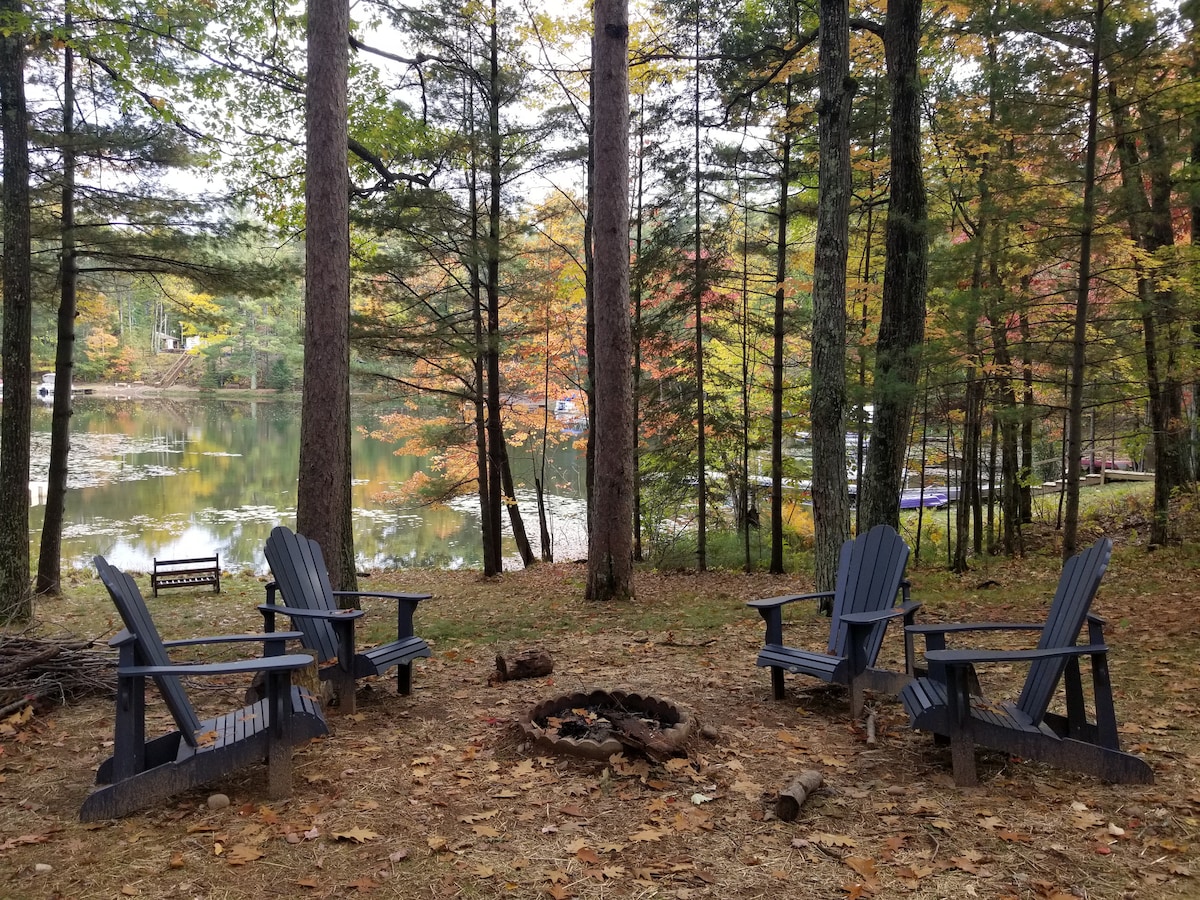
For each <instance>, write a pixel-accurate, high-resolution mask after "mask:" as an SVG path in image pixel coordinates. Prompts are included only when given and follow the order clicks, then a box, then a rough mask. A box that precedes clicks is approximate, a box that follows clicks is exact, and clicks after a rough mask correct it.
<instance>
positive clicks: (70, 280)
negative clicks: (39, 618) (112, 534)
mask: <svg viewBox="0 0 1200 900" xmlns="http://www.w3.org/2000/svg"><path fill="white" fill-rule="evenodd" d="M63 24H64V27H65V30H66V32H67V34H68V35H70V33H71V30H72V21H71V11H70V9H69V8H68V9H67V12H66V15H65V17H64V23H63ZM62 128H63V133H62V142H63V146H62V167H63V170H62V212H61V215H62V220H61V222H60V223H59V232H60V234H61V236H62V237H61V240H62V257H61V259H60V260H59V280H60V282H61V290H60V293H59V302H58V340H57V343H56V345H55V348H54V384H55V387H56V390H55V391H54V409H53V410H52V412H51V416H50V471H49V473H48V474H47V476H46V479H47V480H46V515H45V516H44V518H43V519H42V540H41V544H40V549H39V552H38V570H37V580H36V582H35V585H34V590H35V591H36V592H37V593H38V594H48V595H53V596H57V595H58V594H60V593H61V592H62V528H63V517H64V516H65V514H66V497H67V466H68V463H69V459H70V453H71V406H72V404H73V403H74V400H73V398H72V397H71V383H72V381H73V380H74V375H73V370H74V361H75V309H76V306H77V302H76V290H75V289H76V285H77V283H78V280H79V268H78V260H77V259H76V251H75V51H74V49H73V48H72V47H71V45H70V44H67V45H66V46H65V47H64V48H63V113H62Z"/></svg>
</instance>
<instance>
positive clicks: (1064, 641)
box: [1017, 538, 1112, 722]
mask: <svg viewBox="0 0 1200 900" xmlns="http://www.w3.org/2000/svg"><path fill="white" fill-rule="evenodd" d="M1111 557H1112V541H1110V540H1109V539H1108V538H1101V539H1100V540H1098V541H1096V543H1095V544H1093V545H1092V546H1091V547H1089V548H1088V549H1086V550H1082V551H1080V552H1079V553H1076V554H1075V555H1074V556H1072V557H1071V558H1070V559H1069V560H1067V562H1066V565H1064V566H1063V570H1062V574H1061V575H1060V576H1059V579H1058V589H1057V590H1056V591H1055V593H1054V600H1053V601H1052V602H1051V604H1050V611H1049V613H1048V614H1047V616H1046V625H1045V627H1044V628H1043V629H1042V637H1041V640H1039V641H1038V648H1039V649H1043V650H1044V649H1052V648H1058V647H1070V646H1072V645H1074V643H1075V641H1076V640H1077V639H1078V637H1079V633H1080V630H1081V629H1082V628H1083V623H1084V620H1085V619H1086V618H1087V614H1088V609H1089V608H1090V607H1091V605H1092V600H1094V599H1095V597H1096V592H1097V591H1098V590H1099V589H1100V580H1101V579H1102V578H1103V577H1104V572H1105V570H1106V569H1107V568H1108V561H1109V559H1110V558H1111ZM1066 665H1067V661H1066V659H1065V658H1062V657H1059V658H1057V659H1046V660H1038V661H1036V662H1034V663H1033V665H1031V666H1030V667H1029V674H1028V676H1026V678H1025V686H1024V687H1023V688H1022V689H1021V696H1020V697H1019V698H1018V699H1017V707H1018V708H1019V709H1020V710H1021V711H1022V712H1024V713H1025V714H1026V715H1028V716H1029V717H1030V718H1031V719H1032V720H1033V721H1035V722H1040V721H1041V720H1042V718H1043V717H1044V716H1045V715H1046V710H1047V709H1049V708H1050V701H1051V700H1052V699H1053V697H1054V692H1055V691H1056V690H1057V688H1058V682H1059V679H1061V678H1062V674H1063V670H1064V669H1065V668H1066Z"/></svg>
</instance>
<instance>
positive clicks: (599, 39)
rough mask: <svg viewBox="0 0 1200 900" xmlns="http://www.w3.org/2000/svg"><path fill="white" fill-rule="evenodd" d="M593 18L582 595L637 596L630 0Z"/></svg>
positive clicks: (598, 10) (600, 3)
mask: <svg viewBox="0 0 1200 900" xmlns="http://www.w3.org/2000/svg"><path fill="white" fill-rule="evenodd" d="M593 16H594V19H593V21H594V26H595V31H594V34H595V37H594V40H593V44H592V47H593V62H592V79H593V81H592V98H593V102H594V104H595V120H594V124H593V139H594V142H595V160H596V161H595V166H596V185H597V190H596V193H595V197H594V204H593V205H594V206H595V226H594V227H595V231H594V236H595V250H594V253H595V299H594V305H593V309H594V312H595V348H596V365H595V368H594V370H593V372H594V377H595V410H596V415H595V419H594V420H593V422H592V423H591V424H592V431H591V439H592V441H593V442H595V470H596V475H595V481H594V494H593V503H592V508H591V532H590V534H589V538H588V584H587V596H588V597H589V598H590V599H593V600H621V599H626V598H632V597H633V595H634V583H633V389H632V380H633V377H632V369H631V366H630V358H631V346H630V345H631V342H632V338H631V334H630V322H629V64H628V53H629V10H628V3H627V0H596V3H595V7H594V13H593Z"/></svg>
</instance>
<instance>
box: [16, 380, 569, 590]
mask: <svg viewBox="0 0 1200 900" xmlns="http://www.w3.org/2000/svg"><path fill="white" fill-rule="evenodd" d="M34 406H35V409H34V410H33V440H32V454H33V463H32V466H31V473H30V481H31V485H30V492H31V498H32V501H33V505H32V507H31V511H30V541H31V553H32V558H33V560H34V569H35V571H36V559H37V553H38V547H39V545H40V541H41V529H42V520H43V517H44V515H45V506H44V505H43V504H44V496H43V495H42V491H44V482H45V480H46V477H47V475H46V473H47V470H48V467H49V451H50V409H49V407H48V406H40V405H39V404H34ZM389 411H391V408H390V407H386V406H381V405H360V407H359V408H356V409H355V414H354V419H355V424H356V425H361V426H364V427H366V428H367V429H371V428H374V427H377V425H378V417H379V416H380V415H382V414H385V413H387V412H389ZM71 430H72V436H71V458H70V475H69V479H68V490H67V498H66V515H65V520H64V526H63V551H62V552H63V569H64V571H65V570H68V569H70V568H72V567H74V568H90V567H91V565H92V562H91V560H92V557H93V556H94V555H96V554H101V555H103V556H105V557H106V558H107V559H108V560H109V561H110V562H111V563H112V564H113V565H115V566H117V567H119V568H122V569H126V570H129V571H133V572H148V571H149V570H150V569H151V566H152V561H153V559H154V558H155V557H158V558H159V559H171V558H180V557H191V556H208V555H212V554H213V553H216V554H218V555H219V556H220V560H221V566H222V568H225V569H233V570H248V571H253V572H256V573H260V574H262V573H265V572H267V566H266V562H265V560H264V559H263V553H262V548H263V545H264V544H265V543H266V540H267V536H268V534H269V533H270V531H271V529H272V528H274V527H275V526H276V525H279V524H285V525H288V526H289V527H295V523H296V473H297V471H298V465H299V454H300V403H299V398H298V397H297V398H286V399H270V400H255V401H234V400H218V399H208V398H202V397H197V398H194V399H193V398H187V399H165V398H149V399H113V398H105V397H97V396H81V397H79V398H77V400H76V403H75V414H74V416H73V417H72V426H71ZM510 452H512V451H510ZM352 453H353V461H354V486H353V505H354V543H355V550H356V552H357V555H358V568H359V570H360V571H364V570H369V569H381V568H399V567H409V566H434V567H443V568H464V567H466V568H472V567H482V560H481V554H480V538H479V505H478V500H477V499H476V498H474V497H464V498H461V499H459V500H455V501H454V502H452V503H450V504H448V505H446V506H439V507H432V508H430V507H417V508H399V507H396V506H392V505H389V504H388V503H386V502H384V501H382V500H379V499H377V498H378V496H379V495H380V494H381V493H383V492H386V491H389V490H395V489H396V488H397V487H398V486H399V485H400V484H401V483H403V482H404V481H405V480H406V479H407V478H408V477H409V476H411V475H412V474H413V473H414V472H416V471H418V470H419V469H420V468H421V465H422V460H420V459H417V458H415V457H411V456H396V455H395V453H394V447H393V446H391V445H388V444H384V443H382V442H380V441H377V440H373V439H371V438H369V437H365V436H362V435H359V434H358V433H357V431H356V433H355V436H354V443H353V449H352ZM512 461H513V466H514V471H515V475H516V478H517V480H518V483H521V482H525V483H528V484H531V485H532V483H533V479H532V477H531V476H530V477H525V474H526V471H528V472H532V466H533V457H532V454H531V453H528V452H525V453H522V452H519V451H518V452H513V455H512ZM549 466H550V470H551V474H550V475H549V477H548V479H547V480H548V483H549V484H550V485H552V486H553V489H554V490H556V491H558V492H559V493H556V494H552V495H550V496H548V498H547V506H548V510H549V516H550V521H551V534H552V538H553V540H554V549H555V555H556V558H559V559H567V558H579V557H582V556H584V555H585V554H586V545H587V539H586V529H585V503H584V500H583V499H582V497H583V496H584V476H583V471H584V463H583V458H582V454H581V453H578V452H576V451H574V450H569V449H568V450H564V451H560V452H559V453H558V454H557V455H556V456H555V457H554V458H553V459H552V460H550V464H549ZM517 500H518V502H519V503H520V506H521V511H522V514H523V515H524V517H525V523H526V530H527V531H528V532H529V534H530V537H531V540H533V541H534V547H535V552H536V550H537V533H538V528H537V518H536V516H537V512H536V505H535V501H534V496H533V491H532V489H530V490H529V491H525V492H523V491H521V490H518V492H517ZM504 526H505V528H506V529H507V528H508V517H507V516H505V518H504ZM505 540H506V547H505V549H506V562H505V565H506V568H515V567H516V566H518V565H519V558H518V557H517V556H516V551H515V546H514V545H513V543H512V540H511V537H508V536H506V538H505Z"/></svg>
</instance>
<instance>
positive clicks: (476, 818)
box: [458, 809, 500, 825]
mask: <svg viewBox="0 0 1200 900" xmlns="http://www.w3.org/2000/svg"><path fill="white" fill-rule="evenodd" d="M498 815H500V810H498V809H489V810H487V811H486V812H478V813H468V814H467V815H465V816H459V817H458V821H460V822H462V823H463V824H464V825H474V824H475V823H476V822H483V821H486V820H487V819H492V818H495V817H496V816H498Z"/></svg>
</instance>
